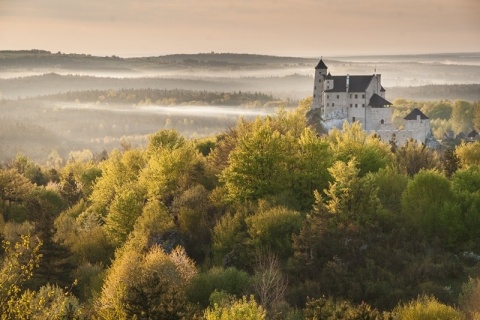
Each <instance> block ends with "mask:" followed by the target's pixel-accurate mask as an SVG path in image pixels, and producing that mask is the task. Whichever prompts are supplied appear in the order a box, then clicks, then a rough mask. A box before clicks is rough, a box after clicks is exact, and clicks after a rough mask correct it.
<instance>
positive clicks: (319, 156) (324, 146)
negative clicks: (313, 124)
mask: <svg viewBox="0 0 480 320" xmlns="http://www.w3.org/2000/svg"><path fill="white" fill-rule="evenodd" d="M296 146H297V152H296V154H295V155H294V158H293V161H294V166H293V168H294V170H292V171H293V172H291V173H293V174H294V181H293V184H292V187H291V188H290V193H289V197H290V198H291V199H298V200H297V201H298V202H299V205H298V207H299V208H300V209H302V210H309V209H310V208H311V207H312V205H313V203H314V200H315V199H314V197H313V191H314V190H323V189H325V188H327V187H328V182H329V181H330V180H331V176H330V174H329V172H328V170H327V169H328V168H329V167H331V166H332V164H333V162H334V155H333V152H332V150H331V149H330V148H329V144H328V142H327V141H326V140H325V139H321V138H318V137H317V136H316V134H315V133H314V132H313V131H312V130H310V129H305V130H304V131H303V133H302V134H301V136H300V138H299V139H298V143H297V144H296Z"/></svg>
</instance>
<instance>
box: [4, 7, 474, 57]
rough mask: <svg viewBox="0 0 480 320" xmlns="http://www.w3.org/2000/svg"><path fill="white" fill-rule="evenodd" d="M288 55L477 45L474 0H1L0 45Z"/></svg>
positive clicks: (94, 51)
mask: <svg viewBox="0 0 480 320" xmlns="http://www.w3.org/2000/svg"><path fill="white" fill-rule="evenodd" d="M32 48H35V49H44V50H49V51H53V52H57V51H61V52H67V53H69V52H75V53H90V54H94V55H113V54H115V55H120V56H132V55H135V56H144V55H162V54H170V53H198V52H210V51H215V52H239V53H261V54H273V55H293V56H315V57H316V56H320V55H323V56H329V55H330V56H331V55H353V54H355V55H356V54H395V53H430V52H468V51H477V52H479V51H480V0H400V1H397V0H201V1H200V0H138V1H133V0H0V49H1V50H5V49H15V50H17V49H32Z"/></svg>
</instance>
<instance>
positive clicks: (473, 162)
mask: <svg viewBox="0 0 480 320" xmlns="http://www.w3.org/2000/svg"><path fill="white" fill-rule="evenodd" d="M455 154H456V155H457V157H458V160H460V166H461V167H464V168H468V167H470V166H480V141H476V142H474V143H468V144H466V143H465V142H462V144H461V145H460V146H458V147H457V148H455Z"/></svg>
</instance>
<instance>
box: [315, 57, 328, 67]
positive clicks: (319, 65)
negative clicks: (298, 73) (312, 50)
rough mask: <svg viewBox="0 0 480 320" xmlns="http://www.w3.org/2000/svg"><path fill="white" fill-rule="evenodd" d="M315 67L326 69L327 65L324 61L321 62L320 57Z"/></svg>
mask: <svg viewBox="0 0 480 320" xmlns="http://www.w3.org/2000/svg"><path fill="white" fill-rule="evenodd" d="M315 69H328V68H327V66H326V65H325V63H324V62H323V60H322V59H320V61H319V62H318V64H317V66H316V67H315Z"/></svg>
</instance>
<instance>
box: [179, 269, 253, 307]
mask: <svg viewBox="0 0 480 320" xmlns="http://www.w3.org/2000/svg"><path fill="white" fill-rule="evenodd" d="M251 282H252V281H251V277H250V275H249V274H248V273H247V272H245V271H241V270H238V269H237V268H234V267H230V268H226V269H224V268H219V267H214V268H212V269H210V270H208V271H207V272H203V273H199V274H197V275H195V276H194V277H193V278H192V280H191V282H190V284H189V286H188V289H187V298H188V300H189V301H190V302H192V303H200V306H201V307H202V308H206V307H207V306H208V304H209V297H210V295H211V294H212V293H213V292H214V291H215V290H217V291H221V292H225V293H227V294H228V295H232V296H235V297H236V298H240V297H242V295H243V294H245V293H247V292H248V290H249V289H250V284H251Z"/></svg>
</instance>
